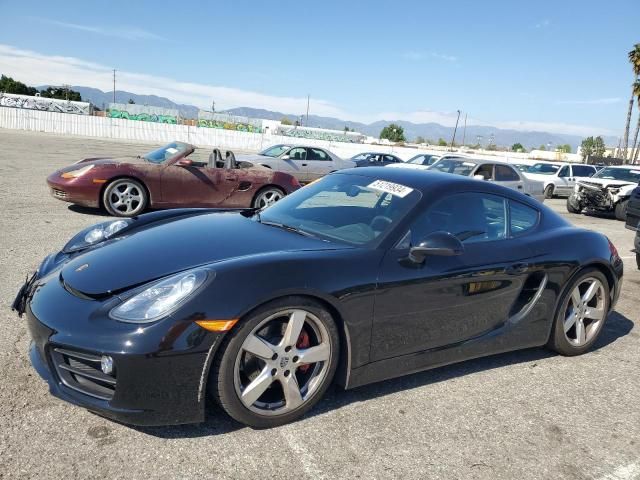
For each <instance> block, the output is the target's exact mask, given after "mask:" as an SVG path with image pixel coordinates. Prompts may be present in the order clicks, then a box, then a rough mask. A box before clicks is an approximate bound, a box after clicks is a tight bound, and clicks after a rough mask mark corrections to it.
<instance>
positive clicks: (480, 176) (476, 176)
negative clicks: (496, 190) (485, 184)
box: [473, 175, 489, 181]
mask: <svg viewBox="0 0 640 480" xmlns="http://www.w3.org/2000/svg"><path fill="white" fill-rule="evenodd" d="M473 179H474V180H483V181H486V180H489V179H488V178H485V177H484V175H474V176H473Z"/></svg>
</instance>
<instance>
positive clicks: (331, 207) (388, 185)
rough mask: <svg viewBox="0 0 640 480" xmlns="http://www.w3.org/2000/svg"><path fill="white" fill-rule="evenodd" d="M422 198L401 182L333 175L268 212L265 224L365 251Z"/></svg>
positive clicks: (261, 219) (305, 188) (279, 203)
mask: <svg viewBox="0 0 640 480" xmlns="http://www.w3.org/2000/svg"><path fill="white" fill-rule="evenodd" d="M420 197H421V194H420V192H419V191H417V190H414V189H412V188H409V187H407V186H404V185H400V184H397V183H392V182H386V181H382V180H376V179H375V178H371V177H365V176H360V175H341V174H332V175H329V176H326V177H324V178H323V179H321V180H319V181H317V182H315V183H313V184H310V185H307V186H306V187H304V188H302V189H300V190H298V191H297V192H295V193H294V194H292V195H288V196H286V197H285V198H283V199H282V200H280V201H279V202H278V203H275V204H274V205H272V206H270V207H269V208H267V209H266V210H263V211H262V212H261V213H260V215H259V221H261V222H262V223H272V224H274V225H278V226H286V227H290V228H292V229H297V230H299V231H301V232H303V233H305V234H310V235H313V236H317V237H319V238H322V239H325V240H330V241H338V242H342V243H346V244H349V245H357V246H364V245H368V244H371V243H373V242H374V241H375V240H376V239H380V238H382V237H383V236H384V235H385V234H387V233H388V232H390V231H391V229H392V228H393V227H394V226H395V225H396V224H397V223H398V222H399V221H400V220H401V219H402V218H403V217H404V216H405V215H406V214H407V213H409V212H410V211H411V209H412V208H413V207H414V206H415V204H416V203H417V202H418V201H419V200H420ZM257 217H258V216H257Z"/></svg>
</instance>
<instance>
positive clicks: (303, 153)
mask: <svg viewBox="0 0 640 480" xmlns="http://www.w3.org/2000/svg"><path fill="white" fill-rule="evenodd" d="M289 159H291V160H306V159H307V150H306V149H304V148H300V147H298V148H292V149H291V150H289Z"/></svg>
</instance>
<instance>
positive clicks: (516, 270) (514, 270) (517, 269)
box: [504, 263, 529, 275]
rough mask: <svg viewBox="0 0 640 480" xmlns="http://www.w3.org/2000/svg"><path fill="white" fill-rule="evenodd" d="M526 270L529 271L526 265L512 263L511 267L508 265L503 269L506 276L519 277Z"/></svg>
mask: <svg viewBox="0 0 640 480" xmlns="http://www.w3.org/2000/svg"><path fill="white" fill-rule="evenodd" d="M527 270H529V264H528V263H514V264H513V265H509V266H508V267H507V268H505V269H504V271H505V272H506V273H507V275H519V274H521V273H524V272H526V271H527Z"/></svg>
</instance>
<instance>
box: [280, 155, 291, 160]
mask: <svg viewBox="0 0 640 480" xmlns="http://www.w3.org/2000/svg"><path fill="white" fill-rule="evenodd" d="M290 158H291V157H290V156H289V155H283V156H282V157H280V159H281V160H289V159H290Z"/></svg>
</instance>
